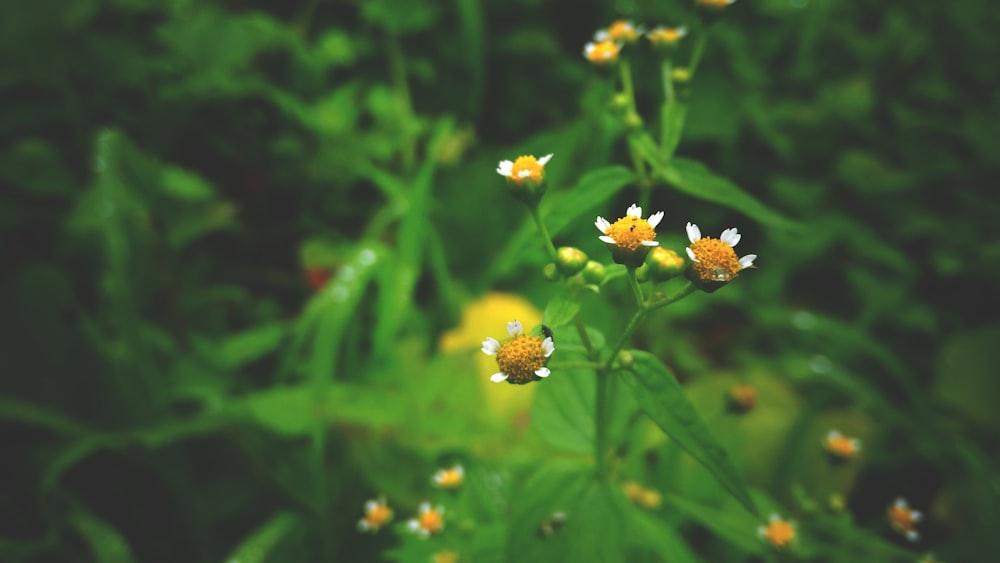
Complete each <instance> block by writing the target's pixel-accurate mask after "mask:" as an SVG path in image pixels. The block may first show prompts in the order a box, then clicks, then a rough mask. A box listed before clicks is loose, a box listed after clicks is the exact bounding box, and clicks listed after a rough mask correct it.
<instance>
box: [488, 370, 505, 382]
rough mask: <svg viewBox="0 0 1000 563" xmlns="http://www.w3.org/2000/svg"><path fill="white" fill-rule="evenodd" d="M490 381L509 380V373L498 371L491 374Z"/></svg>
mask: <svg viewBox="0 0 1000 563" xmlns="http://www.w3.org/2000/svg"><path fill="white" fill-rule="evenodd" d="M490 381H492V382H493V383H502V382H504V381H507V374H505V373H503V372H499V371H498V372H496V373H494V374H493V375H491V376H490Z"/></svg>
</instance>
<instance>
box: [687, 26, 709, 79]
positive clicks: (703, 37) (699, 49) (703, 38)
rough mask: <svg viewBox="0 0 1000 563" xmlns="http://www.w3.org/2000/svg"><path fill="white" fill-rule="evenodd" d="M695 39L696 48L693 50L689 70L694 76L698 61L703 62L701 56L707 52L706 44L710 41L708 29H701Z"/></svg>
mask: <svg viewBox="0 0 1000 563" xmlns="http://www.w3.org/2000/svg"><path fill="white" fill-rule="evenodd" d="M694 41H695V42H694V50H692V51H691V62H689V63H688V72H689V74H690V76H692V77H693V76H694V73H695V71H696V70H698V63H700V62H701V56H702V55H704V54H705V45H706V44H707V43H708V30H707V29H705V28H704V27H702V28H701V29H699V30H698V32H697V34H696V36H695V40H694Z"/></svg>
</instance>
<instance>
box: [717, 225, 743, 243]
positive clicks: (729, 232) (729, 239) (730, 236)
mask: <svg viewBox="0 0 1000 563" xmlns="http://www.w3.org/2000/svg"><path fill="white" fill-rule="evenodd" d="M742 236H743V235H741V234H740V233H739V232H738V231H737V230H736V227H733V228H731V229H726V230H724V231H722V235H721V236H720V237H719V240H721V241H722V242H724V243H726V244H728V245H729V246H732V247H735V246H736V245H737V244H739V242H740V238H741V237H742Z"/></svg>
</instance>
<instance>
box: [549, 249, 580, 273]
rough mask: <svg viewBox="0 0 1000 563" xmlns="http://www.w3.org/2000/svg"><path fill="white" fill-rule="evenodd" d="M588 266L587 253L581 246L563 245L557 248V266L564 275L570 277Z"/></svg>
mask: <svg viewBox="0 0 1000 563" xmlns="http://www.w3.org/2000/svg"><path fill="white" fill-rule="evenodd" d="M586 266H587V254H586V253H584V251H582V250H580V249H579V248H575V247H572V246H562V247H560V248H559V249H558V250H556V267H558V268H559V272H560V273H562V275H564V276H566V277H569V276H575V275H576V274H578V273H580V270H583V269H584V268H585V267H586Z"/></svg>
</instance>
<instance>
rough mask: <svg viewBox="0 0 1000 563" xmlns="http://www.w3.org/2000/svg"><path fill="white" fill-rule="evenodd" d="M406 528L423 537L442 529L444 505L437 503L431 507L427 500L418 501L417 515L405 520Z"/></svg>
mask: <svg viewBox="0 0 1000 563" xmlns="http://www.w3.org/2000/svg"><path fill="white" fill-rule="evenodd" d="M406 529H408V530H410V531H411V532H413V533H415V534H418V535H420V536H421V537H423V538H428V537H430V535H431V534H437V533H439V532H440V531H441V530H443V529H444V507H443V506H440V505H438V506H435V507H433V508H431V503H429V502H422V503H420V510H419V511H418V512H417V517H416V518H410V519H409V520H407V521H406Z"/></svg>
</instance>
